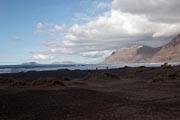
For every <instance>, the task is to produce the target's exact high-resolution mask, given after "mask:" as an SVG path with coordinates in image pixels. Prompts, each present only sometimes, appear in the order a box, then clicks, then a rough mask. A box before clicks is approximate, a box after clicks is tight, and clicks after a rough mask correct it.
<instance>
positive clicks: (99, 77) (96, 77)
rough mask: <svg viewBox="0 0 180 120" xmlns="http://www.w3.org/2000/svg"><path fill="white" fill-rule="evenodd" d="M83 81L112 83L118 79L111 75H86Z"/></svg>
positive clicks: (116, 76)
mask: <svg viewBox="0 0 180 120" xmlns="http://www.w3.org/2000/svg"><path fill="white" fill-rule="evenodd" d="M83 80H85V81H114V80H120V77H119V76H118V75H116V74H113V73H88V74H87V75H86V76H85V77H84V78H83Z"/></svg>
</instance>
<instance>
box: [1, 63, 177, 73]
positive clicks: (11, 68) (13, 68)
mask: <svg viewBox="0 0 180 120" xmlns="http://www.w3.org/2000/svg"><path fill="white" fill-rule="evenodd" d="M161 64H162V63H132V64H61V65H54V64H50V65H48V64H38V65H0V73H18V72H28V71H48V70H59V69H69V70H95V69H107V67H108V69H111V68H122V67H124V66H129V67H138V66H146V67H158V66H161ZM174 65H176V64H174Z"/></svg>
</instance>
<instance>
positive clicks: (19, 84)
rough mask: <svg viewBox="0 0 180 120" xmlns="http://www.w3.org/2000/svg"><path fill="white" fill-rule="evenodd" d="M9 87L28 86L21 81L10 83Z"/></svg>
mask: <svg viewBox="0 0 180 120" xmlns="http://www.w3.org/2000/svg"><path fill="white" fill-rule="evenodd" d="M11 85H13V86H25V85H28V83H27V82H26V81H24V80H23V81H22V80H15V81H13V82H12V83H11Z"/></svg>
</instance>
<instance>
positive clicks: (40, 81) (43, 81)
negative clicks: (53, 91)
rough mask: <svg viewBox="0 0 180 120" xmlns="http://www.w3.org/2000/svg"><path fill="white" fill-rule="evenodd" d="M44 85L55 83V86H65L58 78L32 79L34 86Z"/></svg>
mask: <svg viewBox="0 0 180 120" xmlns="http://www.w3.org/2000/svg"><path fill="white" fill-rule="evenodd" d="M43 85H45V86H46V85H53V86H56V85H57V86H65V85H64V83H63V82H62V81H60V80H58V79H57V78H51V77H47V78H40V79H38V80H34V81H32V86H43Z"/></svg>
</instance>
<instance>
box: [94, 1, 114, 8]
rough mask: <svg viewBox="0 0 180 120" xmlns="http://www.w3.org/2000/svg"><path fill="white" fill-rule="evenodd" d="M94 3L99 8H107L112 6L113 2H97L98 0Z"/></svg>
mask: <svg viewBox="0 0 180 120" xmlns="http://www.w3.org/2000/svg"><path fill="white" fill-rule="evenodd" d="M94 4H95V6H96V7H97V8H98V9H106V8H110V7H111V4H109V3H107V2H97V1H95V2H94Z"/></svg>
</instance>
